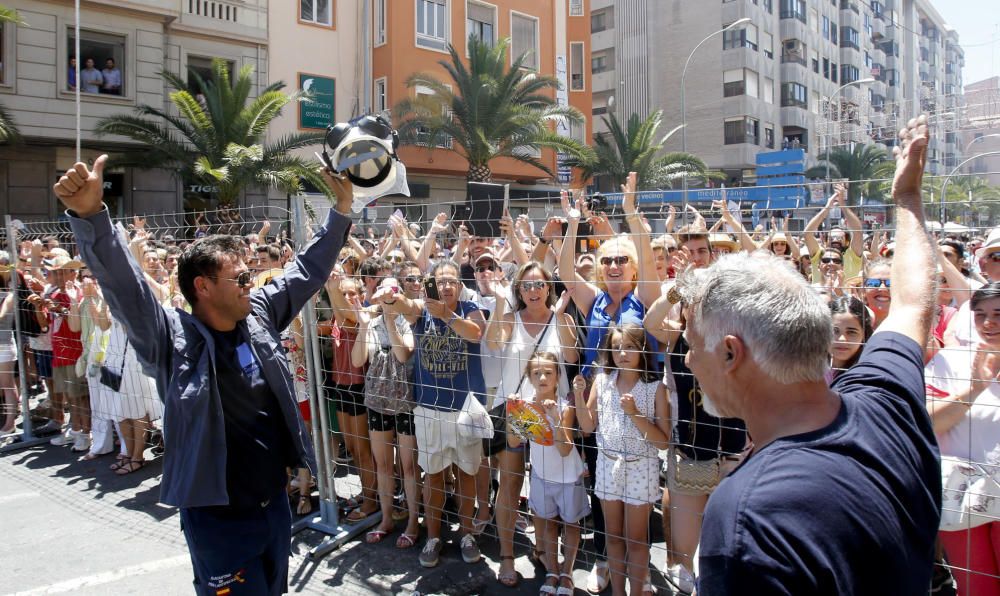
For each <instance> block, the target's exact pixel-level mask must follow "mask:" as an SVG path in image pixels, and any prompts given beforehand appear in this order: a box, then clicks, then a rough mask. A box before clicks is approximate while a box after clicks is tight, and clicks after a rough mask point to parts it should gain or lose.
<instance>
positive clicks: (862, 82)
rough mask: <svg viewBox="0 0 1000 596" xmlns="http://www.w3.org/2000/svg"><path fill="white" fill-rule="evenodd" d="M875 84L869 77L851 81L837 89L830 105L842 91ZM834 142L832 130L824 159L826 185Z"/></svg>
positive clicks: (838, 117)
mask: <svg viewBox="0 0 1000 596" xmlns="http://www.w3.org/2000/svg"><path fill="white" fill-rule="evenodd" d="M874 82H875V79H874V78H872V77H868V78H867V79H858V80H857V81H851V82H850V83H845V84H843V85H841V86H840V87H838V88H837V90H836V91H834V92H833V95H831V96H830V105H833V100H834V99H837V98H838V97H839V96H840V92H841V91H843V90H844V89H846V88H848V87H850V86H851V85H857V86H859V87H860V86H862V85H868V84H871V83H874ZM837 124H838V125H839V124H840V109H839V107H838V109H837ZM830 128H831V129H832V128H833V127H832V126H831V127H830ZM838 132H839V130H838ZM832 141H833V131H832V130H831V131H830V135H829V136H828V137H827V139H826V159H824V161H825V162H826V183H827V184H829V183H830V145H831V142H832Z"/></svg>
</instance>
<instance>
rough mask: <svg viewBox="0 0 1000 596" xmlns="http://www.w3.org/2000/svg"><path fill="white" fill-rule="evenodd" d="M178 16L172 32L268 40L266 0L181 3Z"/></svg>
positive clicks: (200, 0)
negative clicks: (175, 30) (188, 31)
mask: <svg viewBox="0 0 1000 596" xmlns="http://www.w3.org/2000/svg"><path fill="white" fill-rule="evenodd" d="M180 3H181V16H180V19H179V21H178V22H177V23H175V24H174V28H175V29H181V30H190V31H194V32H199V33H205V34H208V35H212V36H215V37H231V38H237V39H246V40H253V41H261V40H263V41H265V42H266V41H267V2H266V0H180Z"/></svg>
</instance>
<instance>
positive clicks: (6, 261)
mask: <svg viewBox="0 0 1000 596" xmlns="http://www.w3.org/2000/svg"><path fill="white" fill-rule="evenodd" d="M0 265H10V253H9V252H7V251H6V250H0Z"/></svg>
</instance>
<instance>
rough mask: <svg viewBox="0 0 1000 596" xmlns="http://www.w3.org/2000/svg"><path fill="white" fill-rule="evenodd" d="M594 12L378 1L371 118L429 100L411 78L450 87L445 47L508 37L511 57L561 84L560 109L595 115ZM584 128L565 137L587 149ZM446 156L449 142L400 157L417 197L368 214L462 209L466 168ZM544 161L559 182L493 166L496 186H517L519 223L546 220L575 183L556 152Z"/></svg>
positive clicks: (502, 164)
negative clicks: (528, 218)
mask: <svg viewBox="0 0 1000 596" xmlns="http://www.w3.org/2000/svg"><path fill="white" fill-rule="evenodd" d="M589 4H590V0H492V1H490V2H487V1H484V0H373V1H372V4H371V9H372V13H371V16H372V30H371V45H372V54H371V55H372V59H371V81H372V92H371V108H372V111H374V112H382V111H389V112H391V110H392V108H393V106H394V105H396V104H397V103H398V102H399V101H400V100H401V99H403V98H404V97H408V96H413V95H414V94H420V93H429V92H430V90H429V89H423V88H419V87H417V88H410V87H408V86H407V85H406V80H407V78H408V77H409V76H410V75H411V74H413V73H417V72H424V73H429V74H433V75H435V76H437V77H438V78H440V79H441V80H443V81H447V80H448V78H449V77H448V75H447V73H446V72H445V70H444V68H442V67H441V65H440V64H439V63H440V62H441V61H448V60H450V56H449V55H448V52H447V47H448V44H451V45H453V46H454V47H455V48H456V50H457V51H458V52H459V54H460V55H465V54H466V46H467V39H468V37H469V36H470V35H476V36H478V37H480V38H481V39H484V40H488V41H490V42H493V43H495V42H496V41H497V40H499V39H501V38H510V39H511V45H510V50H511V51H510V54H511V59H513V58H514V57H516V56H518V55H520V54H522V53H524V52H527V53H528V58H527V60H526V61H525V68H526V69H528V70H530V71H533V72H537V73H539V74H542V75H554V76H556V77H557V78H558V79H559V80H560V81H561V83H562V89H561V90H560V91H558V92H557V93H556V94H555V98H556V99H557V101H558V102H560V103H562V104H564V105H571V106H574V107H576V108H577V109H579V110H580V111H581V112H582V113H583V114H584V115H589V113H590V109H591V93H590V88H591V82H590V68H589V63H588V61H587V60H588V58H587V57H588V56H589V55H590V20H589V17H588V15H589V13H590V10H589V8H590V7H589ZM363 67H364V65H363V64H362V68H363ZM587 120H588V122H586V123H585V124H584V125H583V126H573V127H567V128H564V129H563V130H561V132H562V133H563V134H566V135H568V136H572V137H574V138H577V139H578V140H581V141H585V140H587V139H589V138H590V136H591V128H590V123H589V118H587ZM450 148H451V143H450V142H442V143H441V146H439V147H424V146H405V147H402V148H401V150H400V152H399V154H400V158H401V159H402V160H403V162H404V163H405V164H406V168H407V174H408V181H409V186H410V191H411V193H412V195H413V196H412V198H411V199H409V200H405V199H403V198H399V197H397V198H391V197H390V198H388V199H384V200H380V201H379V202H378V205H379V206H378V207H377V208H375V209H369V214H368V216H369V217H370V218H377V219H378V220H379V221H384V219H385V217H387V216H388V215H389V213H391V212H392V211H393V210H394V209H396V208H401V209H403V210H404V211H405V213H406V215H407V217H408V218H409V219H410V220H411V221H427V220H429V219H430V218H432V217H433V216H434V215H436V214H437V213H438V212H440V211H447V212H450V209H451V206H452V205H456V204H458V203H463V202H464V201H465V198H466V186H465V180H466V173H467V171H468V163H467V162H466V161H465V160H464V159H463V158H462V157H461V156H460V155H459V154H457V153H455V152H453V151H449V150H448V149H450ZM541 161H542V162H543V163H545V164H546V165H547V167H548V168H549V169H550V171H552V172H553V174H554V175H552V176H550V175H549V174H546V173H545V172H543V171H541V170H539V169H537V168H534V167H531V166H528V165H526V164H523V163H521V162H518V161H516V160H513V159H506V158H504V159H498V160H495V161H494V162H492V163H491V164H490V166H491V169H492V171H493V179H494V182H497V183H510V184H511V192H510V196H511V205H512V208H511V211H512V213H513V214H514V215H517V214H518V213H526V212H531V213H532V214H534V215H536V216H542V215H544V213H545V210H546V207H544V205H546V204H547V205H551V204H553V203H554V204H556V205H558V190H559V188H560V184H568V183H569V179H568V174H569V172H568V170H567V169H566V168H560V167H559V164H558V160H557V156H556V154H555V152H553V151H550V150H543V151H542V152H541ZM560 171H561V172H562V181H561V182H560V179H559V176H558V174H557V173H558V172H560ZM540 197H548V199H549V200H550V201H552V203H542V202H538V201H536V202H535V203H534V204H532V202H531V199H532V198H540Z"/></svg>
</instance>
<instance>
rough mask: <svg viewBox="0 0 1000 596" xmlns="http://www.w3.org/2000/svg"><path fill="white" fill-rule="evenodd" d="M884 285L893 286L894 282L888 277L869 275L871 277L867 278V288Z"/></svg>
mask: <svg viewBox="0 0 1000 596" xmlns="http://www.w3.org/2000/svg"><path fill="white" fill-rule="evenodd" d="M882 286H885V287H887V288H891V287H892V283H891V282H890V281H889V280H888V279H878V278H875V277H869V278H867V279H865V287H866V288H872V289H874V288H879V287H882Z"/></svg>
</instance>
